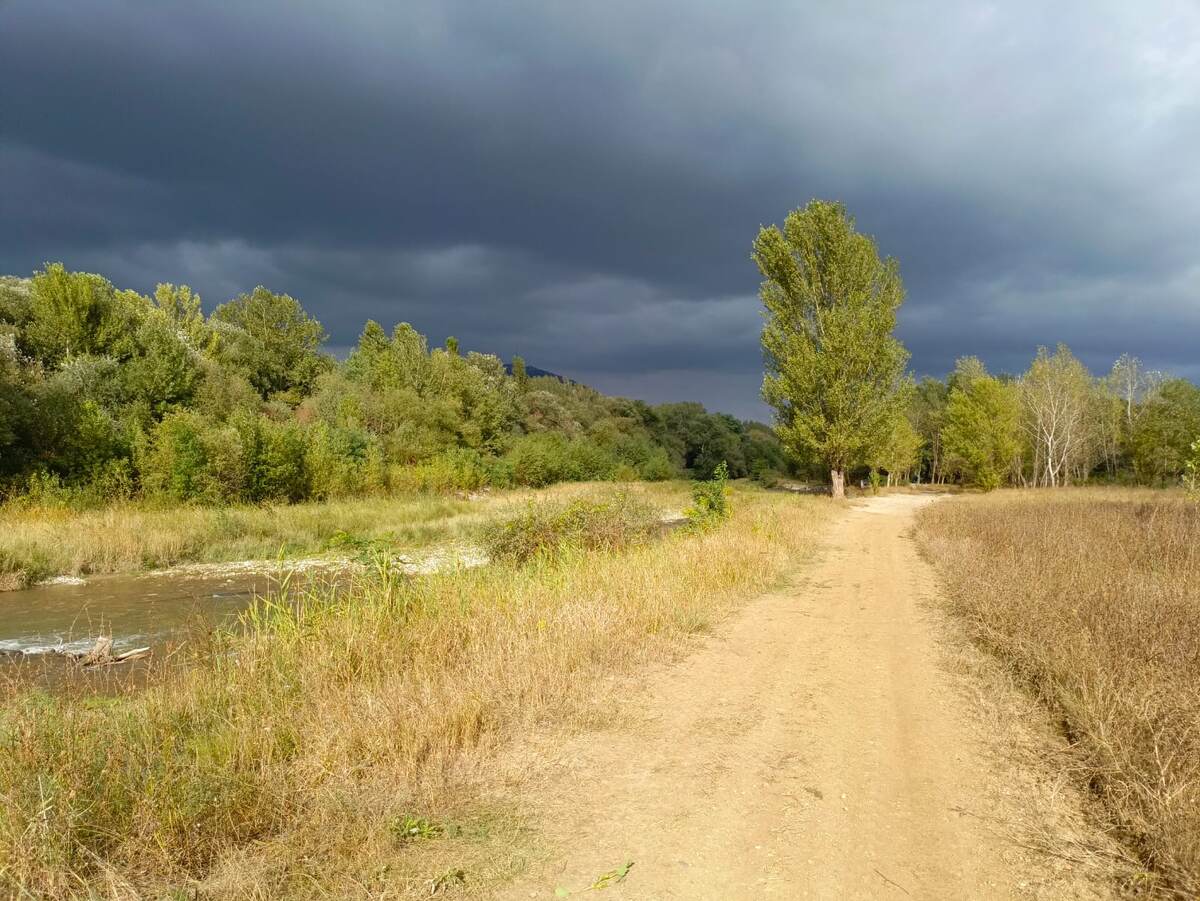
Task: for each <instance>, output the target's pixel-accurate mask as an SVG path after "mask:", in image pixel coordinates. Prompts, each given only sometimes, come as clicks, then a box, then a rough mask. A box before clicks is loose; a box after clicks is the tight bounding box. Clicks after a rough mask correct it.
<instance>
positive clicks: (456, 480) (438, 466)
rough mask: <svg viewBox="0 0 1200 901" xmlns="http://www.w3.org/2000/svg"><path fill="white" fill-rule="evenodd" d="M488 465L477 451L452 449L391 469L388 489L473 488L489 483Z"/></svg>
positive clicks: (460, 489)
mask: <svg viewBox="0 0 1200 901" xmlns="http://www.w3.org/2000/svg"><path fill="white" fill-rule="evenodd" d="M490 474H491V473H490V467H489V465H488V462H487V460H486V458H484V457H483V455H482V454H480V453H479V451H475V450H471V449H470V448H463V447H460V448H453V449H451V450H447V451H443V452H442V453H440V454H438V455H437V456H435V457H431V458H430V459H428V460H425V461H424V462H422V463H414V464H412V465H410V466H397V467H395V468H393V469H392V473H391V484H392V488H394V489H396V490H399V491H434V492H449V491H475V490H477V489H479V488H482V487H483V486H485V485H488V484H490Z"/></svg>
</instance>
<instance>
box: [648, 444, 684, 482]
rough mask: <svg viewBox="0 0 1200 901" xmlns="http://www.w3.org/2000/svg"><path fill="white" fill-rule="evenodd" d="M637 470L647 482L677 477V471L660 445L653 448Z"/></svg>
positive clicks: (663, 480)
mask: <svg viewBox="0 0 1200 901" xmlns="http://www.w3.org/2000/svg"><path fill="white" fill-rule="evenodd" d="M638 472H639V473H640V474H641V477H642V478H643V479H645V480H646V481H647V482H665V481H666V480H667V479H674V478H678V476H679V472H678V471H677V470H676V469H675V465H674V464H673V463H672V462H671V458H670V457H669V456H667V452H666V451H665V450H663V449H662V448H661V447H658V448H655V449H654V451H653V452H651V453H650V455H649V456H647V457H646V459H645V460H643V461H642V462H641V464H639V466H638Z"/></svg>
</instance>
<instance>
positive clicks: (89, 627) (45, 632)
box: [0, 573, 278, 655]
mask: <svg viewBox="0 0 1200 901" xmlns="http://www.w3.org/2000/svg"><path fill="white" fill-rule="evenodd" d="M273 583H274V584H278V579H277V578H276V577H273V576H269V575H266V574H256V573H237V574H235V575H207V576H194V575H178V574H172V575H165V574H164V575H153V574H142V575H120V576H94V577H92V578H89V579H88V580H87V581H86V582H85V583H84V584H74V585H72V584H46V585H35V586H33V587H31V588H26V589H23V590H21V591H7V592H4V593H2V594H0V654H4V653H5V652H8V654H14V653H21V654H24V655H36V654H46V653H53V652H57V651H68V652H78V651H86V650H88V649H90V648H91V647H92V645H93V644H94V643H95V641H96V637H97V636H99V635H111V636H112V638H113V648H114V650H115V651H116V652H118V653H119V652H121V651H127V650H131V649H133V648H140V647H146V646H151V647H153V646H155V645H159V644H161V643H163V642H164V641H167V640H170V639H175V638H179V637H181V636H182V635H183V634H184V633H185V632H186V631H187V630H188V629H189V628H190V627H194V626H212V625H217V624H220V623H221V622H227V621H229V620H231V619H232V618H233V617H235V616H236V615H237V614H238V613H239V612H241V611H242V610H244V609H245V608H246V607H247V606H248V605H249V604H250V601H251V599H252V598H253V597H254V595H255V593H256V592H257V593H258V594H262V593H263V592H265V591H267V590H268V589H269V587H270V586H271V584H273Z"/></svg>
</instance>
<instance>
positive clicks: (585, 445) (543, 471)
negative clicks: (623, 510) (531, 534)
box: [507, 432, 619, 488]
mask: <svg viewBox="0 0 1200 901" xmlns="http://www.w3.org/2000/svg"><path fill="white" fill-rule="evenodd" d="M507 459H508V461H509V463H510V464H511V465H512V472H513V481H514V482H515V483H516V484H517V485H527V486H529V487H530V488H544V487H545V486H547V485H552V484H554V483H555V482H588V481H607V480H609V479H611V478H612V477H613V475H614V473H615V472H616V470H617V466H618V465H619V464H618V461H617V458H616V457H615V456H614V455H613V454H612V452H610V451H608V450H605V449H604V448H602V447H600V446H599V445H598V444H595V443H594V442H592V441H587V440H585V439H582V438H567V437H566V436H564V435H560V434H558V433H555V432H535V433H534V434H532V435H525V436H523V437H522V438H520V439H518V441H517V442H516V443H515V444H514V445H513V447H512V449H511V450H510V451H509V452H508V455H507Z"/></svg>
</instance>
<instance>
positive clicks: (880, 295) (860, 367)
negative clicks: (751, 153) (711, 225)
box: [753, 200, 908, 497]
mask: <svg viewBox="0 0 1200 901" xmlns="http://www.w3.org/2000/svg"><path fill="white" fill-rule="evenodd" d="M753 258H754V261H755V262H756V263H757V264H758V268H759V270H760V271H761V273H762V275H763V279H764V281H763V284H762V288H761V291H760V296H761V298H762V302H763V305H764V307H765V308H766V320H767V321H766V325H765V327H764V328H763V334H762V346H763V352H764V356H765V358H766V370H767V371H766V377H765V378H764V380H763V398H764V399H765V400H766V401H767V403H769V404H771V405H772V406H773V407H774V408H775V412H776V422H777V428H778V432H779V437H780V439H781V440H782V441H783V443H784V445H785V446H786V447H787V448H788V450H789V451H791V452H792V453H793V454H795V455H796V456H797V457H800V458H811V457H815V458H817V459H819V460H821V461H823V462H824V464H825V466H826V467H827V468H828V470H829V473H830V480H831V483H832V493H833V495H834V496H835V497H843V496H844V495H845V473H846V469H847V468H848V467H850V466H852V465H855V464H856V463H859V462H862V461H865V460H866V459H867V458H868V457H869V456H870V455H871V454H872V452H873V451H874V450H875V449H876V448H877V447H878V446H879V445H881V444H883V443H884V442H886V440H887V437H888V434H889V430H890V428H891V426H892V424H893V422H894V419H893V417H894V416H895V412H896V409H897V407H898V406H899V404H900V401H901V399H902V383H903V377H904V366H905V363H906V362H907V360H908V353H907V351H905V349H904V347H903V345H901V343H900V342H899V341H898V340H897V339H896V338H895V337H894V336H893V334H892V332H893V330H894V328H895V325H896V311H897V309H899V307H900V304H901V303H902V302H903V300H904V287H903V285H902V283H901V281H900V271H899V267H898V266H897V264H896V262H895V260H893V259H890V258H889V259H886V260H881V259H880V257H879V253H878V250H877V249H876V247H875V242H874V241H873V240H871V238H869V237H868V236H866V235H862V234H859V233H858V232H857V231H856V230H855V227H854V220H853V219H852V218H851V217H850V215H849V214H848V213H847V212H846V208H845V207H844V206H843V205H842V204H840V203H830V202H828V201H822V200H814V201H812V202H810V203H809V204H808V206H806V207H805V208H804V209H803V210H793V211H792V212H791V213H789V214H788V216H787V219H786V220H785V221H784V225H783V228H782V229H779V228H777V227H775V226H771V227H769V228H763V229H762V230H761V231H760V232H759V234H758V237H757V239H756V240H755V242H754V253H753Z"/></svg>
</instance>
